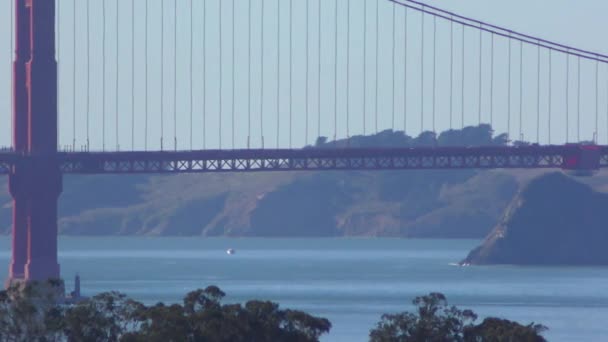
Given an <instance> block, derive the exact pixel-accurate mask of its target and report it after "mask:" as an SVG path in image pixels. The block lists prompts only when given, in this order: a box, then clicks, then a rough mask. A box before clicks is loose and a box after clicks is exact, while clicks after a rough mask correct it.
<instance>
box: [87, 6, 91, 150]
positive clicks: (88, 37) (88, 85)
mask: <svg viewBox="0 0 608 342" xmlns="http://www.w3.org/2000/svg"><path fill="white" fill-rule="evenodd" d="M86 5H87V7H86V10H87V16H86V18H87V28H86V30H87V96H86V106H87V144H86V151H87V152H88V151H89V148H90V136H89V131H90V117H91V114H90V113H91V23H90V21H91V11H90V7H91V0H87V2H86Z"/></svg>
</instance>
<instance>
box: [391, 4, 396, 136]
mask: <svg viewBox="0 0 608 342" xmlns="http://www.w3.org/2000/svg"><path fill="white" fill-rule="evenodd" d="M392 7H393V21H392V23H391V25H392V28H393V41H392V44H393V45H392V48H393V51H392V52H393V59H392V72H391V76H392V81H393V92H392V95H393V98H392V101H391V104H392V107H391V108H392V110H391V129H393V130H395V100H396V99H395V54H396V49H395V45H397V44H396V35H397V34H396V27H395V16H396V14H395V13H396V12H397V5H395V4H394V3H393V6H392Z"/></svg>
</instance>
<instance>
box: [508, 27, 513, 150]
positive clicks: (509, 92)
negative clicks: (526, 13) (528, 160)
mask: <svg viewBox="0 0 608 342" xmlns="http://www.w3.org/2000/svg"><path fill="white" fill-rule="evenodd" d="M508 39H509V62H508V65H509V66H508V72H509V77H508V80H507V81H508V87H507V137H508V138H509V139H511V56H512V54H511V52H512V45H513V41H512V40H511V33H509V38H508Z"/></svg>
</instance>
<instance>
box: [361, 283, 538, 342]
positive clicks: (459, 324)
mask: <svg viewBox="0 0 608 342" xmlns="http://www.w3.org/2000/svg"><path fill="white" fill-rule="evenodd" d="M413 304H414V305H415V306H416V313H411V312H402V313H397V314H385V315H382V319H381V320H380V322H378V323H377V325H376V327H375V328H374V329H372V330H371V331H370V334H369V337H370V341H371V342H447V341H449V342H452V341H453V342H503V341H504V342H512V341H526V342H544V341H546V340H545V339H544V338H543V337H542V335H541V333H542V332H543V331H545V330H546V329H547V328H546V327H544V326H542V325H539V324H534V323H531V324H529V325H521V324H519V323H517V322H512V321H509V320H506V319H499V318H492V317H490V318H486V319H484V321H483V322H482V323H481V324H479V325H475V324H474V322H475V321H476V320H477V315H476V314H475V313H474V312H473V311H471V310H461V309H458V308H456V307H455V306H450V305H448V301H447V298H446V297H445V295H443V294H441V293H430V294H428V295H426V296H422V297H416V299H414V301H413Z"/></svg>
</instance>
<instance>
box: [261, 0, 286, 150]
mask: <svg viewBox="0 0 608 342" xmlns="http://www.w3.org/2000/svg"><path fill="white" fill-rule="evenodd" d="M281 1H282V0H277V104H276V105H277V148H279V143H280V136H281ZM263 4H264V0H262V5H263ZM263 15H264V14H263V11H262V17H263ZM263 27H264V26H263V24H262V31H263ZM263 37H264V34H262V38H263ZM262 51H264V46H263V45H262ZM263 54H264V52H262V55H263ZM262 65H263V63H262ZM262 77H263V76H262ZM262 83H263V82H262Z"/></svg>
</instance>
